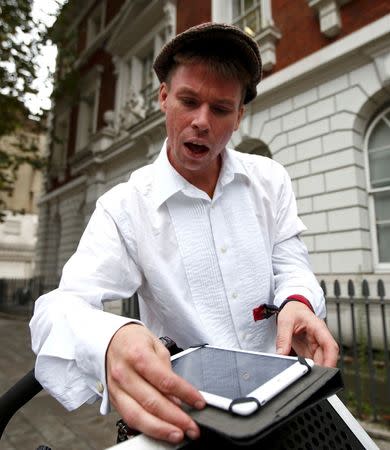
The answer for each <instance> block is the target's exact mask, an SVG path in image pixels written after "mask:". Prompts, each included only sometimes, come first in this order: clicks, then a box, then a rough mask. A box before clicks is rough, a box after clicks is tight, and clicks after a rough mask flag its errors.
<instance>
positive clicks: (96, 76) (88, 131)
mask: <svg viewBox="0 0 390 450" xmlns="http://www.w3.org/2000/svg"><path fill="white" fill-rule="evenodd" d="M102 72H103V67H102V66H100V65H97V66H95V67H94V68H93V69H92V71H91V72H90V73H89V74H88V75H87V76H86V77H85V78H84V80H83V81H82V83H81V86H80V102H79V112H78V118H77V138H76V151H79V150H82V149H84V148H85V147H86V146H87V145H88V143H89V142H90V140H91V137H92V135H93V134H94V133H95V132H96V128H97V114H98V108H99V94H100V84H101V74H102Z"/></svg>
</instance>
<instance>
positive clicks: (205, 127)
mask: <svg viewBox="0 0 390 450" xmlns="http://www.w3.org/2000/svg"><path fill="white" fill-rule="evenodd" d="M191 126H192V128H195V129H197V130H198V131H200V132H201V133H207V132H208V131H209V129H210V109H209V107H208V105H201V106H200V107H199V108H197V109H196V111H194V117H193V119H192V123H191Z"/></svg>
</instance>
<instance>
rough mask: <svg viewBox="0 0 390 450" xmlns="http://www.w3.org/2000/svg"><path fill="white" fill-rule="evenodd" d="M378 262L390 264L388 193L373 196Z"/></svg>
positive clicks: (389, 197)
mask: <svg viewBox="0 0 390 450" xmlns="http://www.w3.org/2000/svg"><path fill="white" fill-rule="evenodd" d="M374 200H375V215H376V224H377V226H376V231H377V236H378V254H379V262H390V191H385V192H378V193H376V194H375V197H374Z"/></svg>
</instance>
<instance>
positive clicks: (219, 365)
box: [172, 347, 296, 399]
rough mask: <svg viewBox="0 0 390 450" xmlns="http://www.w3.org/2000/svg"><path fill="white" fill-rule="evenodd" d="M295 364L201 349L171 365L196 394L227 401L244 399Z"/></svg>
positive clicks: (239, 353)
mask: <svg viewBox="0 0 390 450" xmlns="http://www.w3.org/2000/svg"><path fill="white" fill-rule="evenodd" d="M295 363H296V360H295V359H289V358H279V357H276V356H272V355H259V354H251V353H244V352H239V351H238V352H235V351H230V350H224V349H219V348H212V347H211V348H210V347H202V348H199V349H196V350H195V351H193V352H191V353H188V354H186V355H183V356H181V357H179V358H177V359H174V360H173V361H172V367H173V370H174V371H175V372H176V373H177V374H178V375H180V376H181V377H183V378H185V379H186V380H187V381H189V382H190V383H191V384H192V385H194V386H195V387H196V388H197V389H198V390H201V391H204V392H209V393H211V394H216V395H220V396H222V397H226V398H229V399H234V398H239V397H245V396H247V395H248V394H250V393H251V392H252V391H254V390H255V389H257V388H258V387H259V386H261V385H262V384H264V383H265V382H267V381H268V380H270V379H271V378H273V377H274V376H276V375H278V374H279V373H280V372H282V371H283V370H285V369H287V368H288V367H290V366H292V365H293V364H295Z"/></svg>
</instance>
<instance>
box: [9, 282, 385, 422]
mask: <svg viewBox="0 0 390 450" xmlns="http://www.w3.org/2000/svg"><path fill="white" fill-rule="evenodd" d="M329 284H330V283H328V285H329ZM55 287H56V284H53V283H51V284H50V285H48V284H47V283H43V282H42V279H41V278H32V279H0V312H8V313H12V314H23V315H25V316H31V314H32V312H33V307H34V301H35V300H36V299H37V298H38V297H39V296H40V295H41V294H43V293H44V292H47V291H48V290H51V289H54V288H55ZM321 287H322V289H323V291H324V293H325V297H326V303H327V319H326V322H327V325H328V327H329V328H330V330H331V331H332V334H333V335H334V337H335V339H336V340H337V342H338V344H339V347H340V358H339V363H338V365H339V368H340V370H341V372H342V376H343V380H344V383H345V389H344V390H343V391H342V393H341V394H340V397H341V398H342V399H343V400H344V401H345V403H346V404H347V405H348V407H349V408H351V410H353V412H354V413H355V414H356V416H358V417H359V418H362V419H364V418H366V419H370V420H373V421H380V422H384V423H386V424H388V425H389V426H390V353H389V349H390V345H389V334H390V299H389V298H386V295H385V287H384V283H383V281H382V280H378V281H377V289H376V292H375V293H374V294H371V293H370V289H369V284H368V282H367V281H366V280H363V281H362V283H361V286H358V288H359V291H360V292H361V294H360V293H359V294H356V291H357V290H356V289H355V283H354V282H353V281H352V280H349V281H348V284H347V294H346V295H344V296H342V295H341V288H340V283H339V281H338V280H335V281H334V282H333V283H332V286H330V288H331V290H332V292H329V290H328V286H327V285H326V283H325V282H324V281H321ZM122 315H124V316H128V317H134V318H139V306H138V299H137V295H134V296H133V297H132V298H131V299H126V300H123V301H122Z"/></svg>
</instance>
